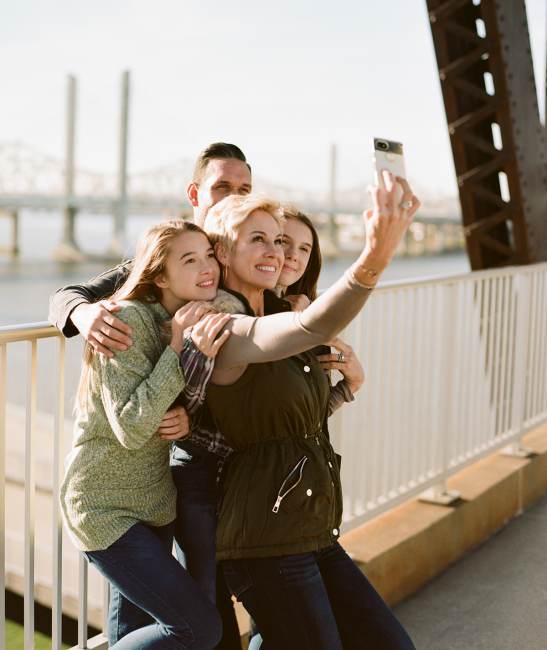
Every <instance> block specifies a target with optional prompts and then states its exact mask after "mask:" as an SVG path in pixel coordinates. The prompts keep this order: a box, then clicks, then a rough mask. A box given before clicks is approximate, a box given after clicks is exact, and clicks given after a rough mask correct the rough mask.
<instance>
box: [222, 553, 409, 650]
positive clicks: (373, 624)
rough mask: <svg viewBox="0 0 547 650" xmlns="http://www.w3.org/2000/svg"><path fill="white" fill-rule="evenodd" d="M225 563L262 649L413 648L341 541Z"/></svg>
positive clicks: (398, 649)
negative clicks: (316, 549)
mask: <svg viewBox="0 0 547 650" xmlns="http://www.w3.org/2000/svg"><path fill="white" fill-rule="evenodd" d="M222 567H223V570H224V575H225V577H226V582H227V583H228V587H229V589H230V591H231V592H232V594H234V595H235V596H236V597H237V599H238V600H240V601H241V602H242V603H243V605H244V606H245V609H246V610H247V611H248V612H249V614H251V616H252V617H253V619H254V620H255V621H256V623H257V625H258V628H259V629H260V633H261V635H262V638H263V643H262V646H261V647H262V650H364V649H366V648H369V649H370V650H414V644H413V643H412V641H411V639H410V637H409V636H408V634H407V633H406V631H405V630H404V629H403V627H402V626H401V624H400V623H399V621H398V620H397V619H396V618H395V616H394V614H393V613H392V611H391V610H390V608H389V607H388V606H387V605H386V603H385V602H384V601H383V600H382V599H381V597H380V596H379V595H378V593H377V592H376V591H375V589H374V588H373V587H372V585H371V584H370V583H369V582H368V580H367V579H366V578H365V576H364V575H363V573H362V572H361V570H360V569H359V568H358V567H357V566H356V564H355V563H354V562H353V560H352V559H351V558H350V557H349V556H348V555H347V553H346V552H345V551H344V550H343V548H342V547H341V546H340V544H338V543H336V544H333V545H332V546H329V547H328V548H326V549H323V550H321V551H319V552H316V553H304V554H301V555H287V556H282V557H268V558H253V559H242V560H226V561H224V562H222Z"/></svg>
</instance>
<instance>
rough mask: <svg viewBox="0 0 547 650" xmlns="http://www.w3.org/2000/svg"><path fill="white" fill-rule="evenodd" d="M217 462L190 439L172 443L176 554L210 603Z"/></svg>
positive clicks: (213, 576)
mask: <svg viewBox="0 0 547 650" xmlns="http://www.w3.org/2000/svg"><path fill="white" fill-rule="evenodd" d="M218 462H219V459H218V456H215V455H214V454H211V453H209V452H208V451H207V450H206V449H203V448H202V447H199V446H197V445H195V444H193V443H192V442H190V441H188V442H186V441H183V442H181V443H179V444H178V445H174V446H173V449H172V451H171V473H172V476H173V481H174V483H175V485H176V487H177V518H176V520H175V542H176V546H175V549H176V552H177V557H178V558H179V561H180V562H181V564H183V566H185V567H186V569H187V571H188V573H189V574H190V575H191V576H192V578H194V580H195V581H196V582H197V583H198V584H199V586H200V587H201V588H202V589H203V591H204V592H205V593H206V594H207V596H208V597H209V599H210V600H211V602H212V603H214V602H215V600H216V569H217V565H216V558H215V553H216V547H215V535H216V528H217V514H216V508H217V502H218V488H217V481H216V479H217V470H218Z"/></svg>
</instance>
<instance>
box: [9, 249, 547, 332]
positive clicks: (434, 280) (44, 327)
mask: <svg viewBox="0 0 547 650" xmlns="http://www.w3.org/2000/svg"><path fill="white" fill-rule="evenodd" d="M538 270H539V271H542V270H547V262H541V263H539V264H529V265H526V266H504V267H503V268H500V269H488V270H486V271H472V272H469V273H459V274H454V275H444V276H443V275H441V276H432V277H427V278H417V279H409V280H404V281H403V282H401V281H400V280H394V281H391V282H382V283H381V284H380V285H379V286H378V288H377V289H376V292H383V291H390V290H393V289H412V288H414V287H425V286H428V285H433V284H434V285H437V286H438V285H443V284H456V283H458V282H465V281H476V280H480V279H482V278H496V277H503V276H510V275H516V274H517V273H518V274H528V273H533V272H535V271H538ZM54 336H61V333H60V332H59V330H58V329H57V328H56V327H54V326H53V325H51V324H50V323H48V322H47V321H40V322H37V323H22V324H19V325H3V326H0V344H3V343H13V342H15V341H29V340H33V339H40V338H50V337H54Z"/></svg>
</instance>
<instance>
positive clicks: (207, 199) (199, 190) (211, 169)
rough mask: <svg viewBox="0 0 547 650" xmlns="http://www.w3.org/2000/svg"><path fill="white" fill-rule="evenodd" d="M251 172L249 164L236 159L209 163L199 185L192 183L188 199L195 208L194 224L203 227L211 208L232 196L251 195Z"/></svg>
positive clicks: (188, 191) (214, 160)
mask: <svg viewBox="0 0 547 650" xmlns="http://www.w3.org/2000/svg"><path fill="white" fill-rule="evenodd" d="M251 189H252V180H251V172H250V171H249V168H248V167H247V164H246V163H244V162H243V161H241V160H237V159H235V158H228V159H213V160H210V161H209V164H208V165H207V167H206V169H205V174H204V176H203V179H202V180H201V182H200V184H199V185H196V184H195V183H190V185H189V186H188V190H187V193H188V199H189V200H190V203H191V204H192V205H193V206H194V222H195V223H196V224H197V225H198V226H203V222H204V221H205V217H206V216H207V212H208V211H209V208H211V207H212V206H213V205H215V204H216V203H218V202H219V201H221V200H222V199H223V198H224V197H225V196H228V195H230V194H249V192H250V191H251Z"/></svg>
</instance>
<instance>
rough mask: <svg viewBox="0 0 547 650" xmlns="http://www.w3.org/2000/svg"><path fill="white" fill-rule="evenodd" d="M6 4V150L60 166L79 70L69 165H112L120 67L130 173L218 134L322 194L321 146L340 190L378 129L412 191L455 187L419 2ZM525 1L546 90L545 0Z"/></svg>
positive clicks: (274, 175) (2, 34)
mask: <svg viewBox="0 0 547 650" xmlns="http://www.w3.org/2000/svg"><path fill="white" fill-rule="evenodd" d="M2 4H3V7H2V10H1V20H0V77H1V79H2V99H1V101H0V142H2V141H6V140H16V139H17V140H24V141H26V142H28V143H31V144H33V145H35V146H36V147H38V148H39V149H41V150H43V151H45V152H47V153H49V154H53V155H56V156H57V155H58V156H59V157H61V156H62V152H63V146H64V145H63V142H64V104H65V98H64V90H65V77H66V75H67V74H68V73H73V74H75V75H76V76H77V77H78V80H79V123H78V144H77V158H78V163H79V164H80V165H82V166H85V167H88V168H91V169H96V170H112V169H115V166H116V143H117V120H118V118H117V114H118V110H119V80H120V74H121V72H122V70H124V69H126V68H129V69H131V71H132V75H133V77H132V78H133V103H132V115H131V144H130V163H131V164H130V167H131V169H132V170H133V171H139V170H144V169H147V168H152V167H155V166H158V165H161V164H165V163H169V162H172V161H175V160H177V159H180V158H193V157H194V156H195V155H196V153H198V152H199V150H200V149H201V148H202V147H203V146H204V145H206V144H207V143H209V142H212V141H215V140H225V141H229V142H230V141H231V142H235V143H237V144H239V145H240V146H241V147H242V148H243V150H244V151H245V152H246V154H247V156H248V158H249V159H250V161H251V162H252V163H253V165H254V168H255V170H256V173H257V174H258V175H260V176H262V177H264V178H267V179H268V180H270V181H273V182H278V183H282V184H285V185H293V186H298V187H304V188H308V189H311V190H316V191H325V186H326V183H327V178H328V148H329V143H330V142H335V143H336V144H337V145H338V150H339V158H340V166H339V182H340V185H341V186H353V185H356V184H357V183H361V182H363V183H364V182H366V181H368V179H369V177H370V169H371V163H370V151H369V149H370V146H369V142H370V138H371V137H372V136H374V135H379V136H384V137H390V138H392V139H398V140H401V141H403V142H404V144H405V148H406V158H407V168H408V173H409V176H410V177H411V178H413V179H414V181H415V184H416V185H417V186H420V187H424V188H427V189H428V191H430V192H439V193H443V194H454V193H455V192H456V189H455V181H454V170H453V165H452V159H451V153H450V148H449V140H448V135H447V131H446V122H445V115H444V109H443V107H442V101H441V94H440V88H439V82H438V79H437V68H436V63H435V59H434V53H433V47H432V41H431V33H430V29H429V23H428V20H427V12H426V3H425V0H382V1H380V0H374V1H372V0H371V1H368V2H367V1H364V0H338V1H337V2H333V1H332V0H330V1H327V0H313V1H311V0H308V1H305V0H276V1H275V2H272V1H271V0H269V1H267V2H266V1H262V0H233V1H222V0H217V1H212V0H170V1H169V0H154V1H153V2H151V1H146V0H115V1H112V0H108V1H107V0H94V1H93V2H81V1H80V2H78V1H75V0H55V1H54V2H53V1H52V0H17V1H16V2H8V0H2ZM527 6H528V19H529V25H530V30H531V35H532V48H533V53H534V58H535V63H536V79H537V82H538V83H540V84H541V85H540V86H539V87H540V88H541V89H542V90H541V93H540V94H541V95H543V88H544V81H543V80H544V79H545V24H546V19H545V0H528V2H527ZM540 80H541V81H540ZM540 101H541V104H543V96H542V97H541V99H540Z"/></svg>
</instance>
